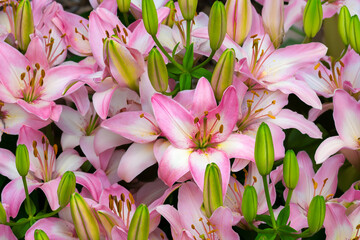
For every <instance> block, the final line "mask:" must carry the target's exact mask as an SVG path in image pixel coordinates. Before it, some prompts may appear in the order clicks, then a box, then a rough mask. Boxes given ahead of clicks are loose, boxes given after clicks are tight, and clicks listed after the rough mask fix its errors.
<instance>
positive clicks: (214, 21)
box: [208, 1, 227, 51]
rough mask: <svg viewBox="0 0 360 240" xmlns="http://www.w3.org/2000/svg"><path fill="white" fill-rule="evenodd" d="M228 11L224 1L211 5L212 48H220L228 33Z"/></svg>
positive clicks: (210, 33)
mask: <svg viewBox="0 0 360 240" xmlns="http://www.w3.org/2000/svg"><path fill="white" fill-rule="evenodd" d="M226 27H227V26H226V11H225V6H224V4H223V3H222V2H220V1H216V2H214V4H213V5H212V7H211V10H210V16H209V25H208V32H209V40H210V48H211V50H213V51H216V50H218V49H219V48H220V46H221V44H222V42H223V41H224V38H225V34H226Z"/></svg>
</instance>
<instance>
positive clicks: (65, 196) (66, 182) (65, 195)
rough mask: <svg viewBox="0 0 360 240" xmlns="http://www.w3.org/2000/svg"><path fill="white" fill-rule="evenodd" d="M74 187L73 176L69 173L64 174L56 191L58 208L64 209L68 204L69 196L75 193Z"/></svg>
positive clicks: (74, 180)
mask: <svg viewBox="0 0 360 240" xmlns="http://www.w3.org/2000/svg"><path fill="white" fill-rule="evenodd" d="M75 187H76V177H75V174H74V173H73V172H71V171H67V172H65V173H64V175H63V176H62V178H61V180H60V183H59V186H58V189H57V195H58V199H59V205H60V207H64V206H66V205H67V204H68V203H69V201H70V197H71V195H72V194H73V193H74V192H75Z"/></svg>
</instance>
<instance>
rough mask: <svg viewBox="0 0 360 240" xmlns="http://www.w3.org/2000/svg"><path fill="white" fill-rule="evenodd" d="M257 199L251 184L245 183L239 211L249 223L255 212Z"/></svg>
mask: <svg viewBox="0 0 360 240" xmlns="http://www.w3.org/2000/svg"><path fill="white" fill-rule="evenodd" d="M257 207H258V200H257V194H256V190H255V188H254V187H253V186H250V185H246V186H245V190H244V195H243V199H242V203H241V211H242V214H243V216H244V218H245V220H246V222H248V223H251V222H252V221H253V220H254V219H255V217H256V214H257Z"/></svg>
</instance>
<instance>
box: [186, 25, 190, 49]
mask: <svg viewBox="0 0 360 240" xmlns="http://www.w3.org/2000/svg"><path fill="white" fill-rule="evenodd" d="M190 29H191V20H186V47H188V46H189V45H190V34H191V33H190Z"/></svg>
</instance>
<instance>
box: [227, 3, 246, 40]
mask: <svg viewBox="0 0 360 240" xmlns="http://www.w3.org/2000/svg"><path fill="white" fill-rule="evenodd" d="M225 10H226V17H227V34H228V35H229V36H230V37H231V38H232V39H233V40H234V41H235V42H236V43H237V44H239V45H241V44H242V43H243V42H244V40H245V38H246V37H247V35H248V34H249V32H250V29H251V24H252V9H251V2H250V0H227V1H226V4H225Z"/></svg>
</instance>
